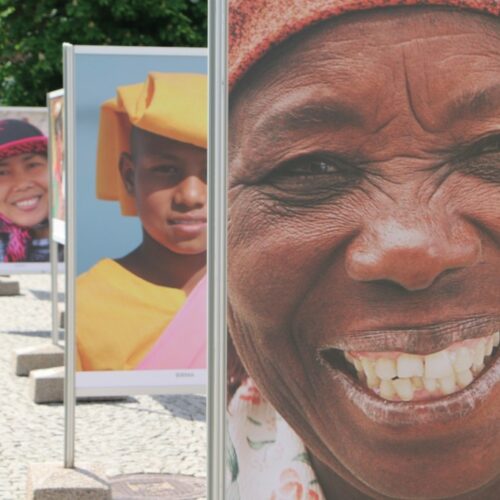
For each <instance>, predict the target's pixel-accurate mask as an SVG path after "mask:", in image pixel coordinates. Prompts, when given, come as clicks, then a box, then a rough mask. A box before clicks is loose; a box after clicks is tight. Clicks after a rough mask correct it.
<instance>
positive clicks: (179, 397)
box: [153, 394, 207, 422]
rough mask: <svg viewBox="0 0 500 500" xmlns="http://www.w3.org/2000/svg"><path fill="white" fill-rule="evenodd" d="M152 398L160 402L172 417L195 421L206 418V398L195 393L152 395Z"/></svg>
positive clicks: (201, 420)
mask: <svg viewBox="0 0 500 500" xmlns="http://www.w3.org/2000/svg"><path fill="white" fill-rule="evenodd" d="M153 399H154V400H155V401H156V402H158V403H160V404H161V405H162V406H163V408H165V409H166V410H168V411H169V412H170V413H171V414H172V415H173V416H174V417H178V418H183V419H186V420H194V421H197V422H205V420H206V415H205V413H206V406H207V402H206V398H205V396H197V395H195V394H175V395H161V396H153Z"/></svg>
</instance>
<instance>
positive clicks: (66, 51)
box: [63, 43, 76, 468]
mask: <svg viewBox="0 0 500 500" xmlns="http://www.w3.org/2000/svg"><path fill="white" fill-rule="evenodd" d="M63 62H64V65H63V67H64V75H63V77H64V140H65V155H64V165H65V168H64V170H65V172H66V181H65V182H66V200H65V208H66V210H65V213H66V216H65V225H66V238H65V240H66V244H65V245H64V251H65V252H64V253H65V256H64V266H65V278H66V293H65V302H66V312H65V327H66V329H65V342H64V360H65V363H64V467H65V468H74V465H75V406H76V398H75V349H76V342H75V246H76V242H75V221H76V218H75V168H74V167H75V158H76V155H75V103H74V92H75V81H74V47H73V46H72V45H71V44H68V43H65V44H63Z"/></svg>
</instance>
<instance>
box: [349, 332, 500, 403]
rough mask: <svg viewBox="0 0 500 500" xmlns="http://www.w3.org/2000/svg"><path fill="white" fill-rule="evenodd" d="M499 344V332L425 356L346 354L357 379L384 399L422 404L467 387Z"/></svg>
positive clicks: (371, 353) (368, 353)
mask: <svg viewBox="0 0 500 500" xmlns="http://www.w3.org/2000/svg"><path fill="white" fill-rule="evenodd" d="M499 343H500V332H495V333H493V334H491V335H488V336H487V337H481V338H478V339H468V340H464V341H461V342H456V343H454V344H452V345H451V346H449V347H448V348H447V349H444V350H442V351H438V352H434V353H432V354H428V355H426V356H422V355H419V354H407V353H403V352H345V353H344V354H345V358H346V360H347V361H348V362H349V363H350V364H351V365H353V366H354V368H355V370H356V372H357V374H358V379H359V380H361V381H362V382H363V383H364V384H365V385H366V386H367V387H368V388H369V389H371V390H372V391H373V392H375V393H376V394H378V395H379V396H380V397H381V398H383V399H388V400H390V401H421V400H430V399H436V398H439V397H443V396H447V395H448V394H452V393H454V392H457V391H459V390H460V389H463V388H464V387H466V386H468V385H469V384H470V383H471V382H472V381H473V380H474V378H476V377H477V376H478V375H479V374H480V372H481V371H482V370H483V369H484V367H485V363H486V361H487V358H488V357H489V356H491V354H492V352H493V349H495V348H496V347H498V345H499Z"/></svg>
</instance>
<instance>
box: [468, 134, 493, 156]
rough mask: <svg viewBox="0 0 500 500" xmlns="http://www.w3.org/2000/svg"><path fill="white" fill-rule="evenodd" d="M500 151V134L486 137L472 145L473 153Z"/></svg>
mask: <svg viewBox="0 0 500 500" xmlns="http://www.w3.org/2000/svg"><path fill="white" fill-rule="evenodd" d="M498 152H500V136H499V135H495V136H493V137H486V138H485V139H483V140H481V141H479V142H477V143H476V144H474V145H473V146H472V151H471V153H472V155H482V154H488V153H498Z"/></svg>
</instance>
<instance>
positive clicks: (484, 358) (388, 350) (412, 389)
mask: <svg viewBox="0 0 500 500" xmlns="http://www.w3.org/2000/svg"><path fill="white" fill-rule="evenodd" d="M487 332H493V333H487ZM499 344H500V317H487V316H485V317H479V318H468V319H464V320H459V321H450V322H446V323H442V324H439V325H432V327H425V326H424V327H422V326H420V327H414V328H411V327H406V328H404V329H395V328H393V329H390V330H387V331H383V330H378V331H368V332H356V334H355V335H349V336H345V337H339V338H338V341H337V343H336V345H337V346H342V347H335V346H330V347H325V348H323V349H321V350H320V352H319V362H322V363H323V364H324V365H325V366H326V367H327V369H328V370H329V371H330V372H331V375H332V376H333V377H334V378H335V377H341V378H342V379H344V380H343V384H344V387H345V388H346V389H347V390H348V391H349V393H350V394H351V395H352V394H356V397H355V398H353V401H354V402H355V403H358V404H359V405H360V408H361V409H362V410H363V411H364V412H365V413H366V415H367V416H368V417H369V418H371V419H374V420H377V421H378V422H379V423H384V424H393V425H402V424H404V425H407V424H408V423H410V422H413V423H414V424H416V423H418V422H421V421H422V419H425V420H426V421H430V420H431V419H432V418H435V419H439V420H442V418H443V416H445V415H448V417H449V418H456V414H453V413H452V412H449V411H448V412H447V413H445V414H443V412H442V408H443V407H444V405H446V404H448V405H452V406H453V408H454V410H455V411H456V410H457V408H458V407H460V414H461V415H464V414H465V413H467V412H468V411H470V410H473V409H474V408H475V407H476V406H477V405H478V404H479V403H480V402H481V400H482V399H483V398H484V397H486V396H487V395H488V392H489V391H490V390H491V389H492V388H494V387H495V385H496V384H498V382H499V381H500V361H499V356H498V352H499V349H498V346H499ZM348 345H350V346H351V347H347V346H348ZM438 345H439V349H438V350H437V349H436V346H438ZM405 346H406V347H405ZM346 375H347V378H348V380H347V381H346V380H345V376H346ZM455 393H458V394H457V395H456V397H454V398H451V397H448V398H447V396H450V395H451V394H455ZM374 396H375V398H374ZM380 399H381V400H385V402H387V401H393V402H396V403H397V404H394V405H392V407H391V405H388V404H384V408H383V410H380V407H381V401H377V400H380ZM438 401H439V405H435V404H427V403H429V402H438ZM407 402H412V403H415V402H418V403H419V404H418V405H417V406H418V411H416V405H415V404H411V405H410V404H405V403H407ZM436 408H439V411H438V412H437V413H434V414H433V411H434V410H435V409H436ZM403 412H407V414H406V416H405V417H404V418H403V417H402V416H403ZM396 414H397V418H396ZM382 421H383V422H382Z"/></svg>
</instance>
